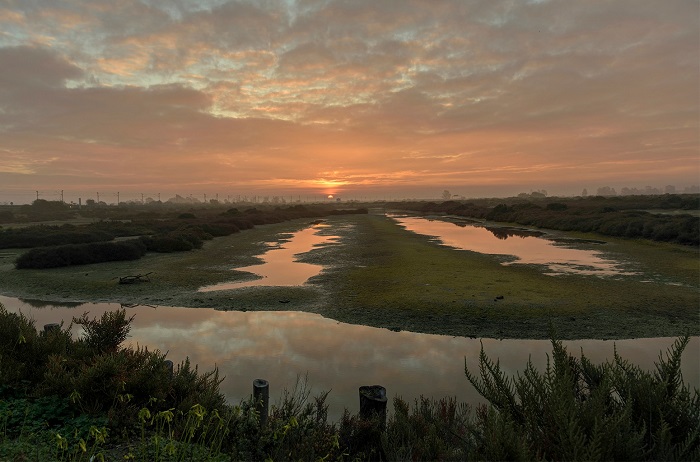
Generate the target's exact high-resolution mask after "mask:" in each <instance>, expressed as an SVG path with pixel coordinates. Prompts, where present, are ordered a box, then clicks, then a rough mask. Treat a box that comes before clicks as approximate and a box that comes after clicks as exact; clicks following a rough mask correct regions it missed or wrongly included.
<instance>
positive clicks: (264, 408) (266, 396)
mask: <svg viewBox="0 0 700 462" xmlns="http://www.w3.org/2000/svg"><path fill="white" fill-rule="evenodd" d="M253 400H254V401H255V410H256V411H258V414H259V415H260V426H261V427H263V426H265V424H267V414H268V408H269V405H270V383H269V382H268V381H267V380H264V379H255V380H253Z"/></svg>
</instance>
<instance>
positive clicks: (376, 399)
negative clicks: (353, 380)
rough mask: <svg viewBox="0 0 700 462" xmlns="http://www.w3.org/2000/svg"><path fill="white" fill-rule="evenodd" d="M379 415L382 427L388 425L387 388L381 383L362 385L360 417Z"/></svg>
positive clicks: (369, 417) (368, 417) (367, 417)
mask: <svg viewBox="0 0 700 462" xmlns="http://www.w3.org/2000/svg"><path fill="white" fill-rule="evenodd" d="M373 415H377V416H379V419H380V422H381V424H382V428H384V426H385V425H386V388H384V387H382V386H381V385H367V386H362V387H360V418H361V419H365V420H368V419H371V418H372V417H373Z"/></svg>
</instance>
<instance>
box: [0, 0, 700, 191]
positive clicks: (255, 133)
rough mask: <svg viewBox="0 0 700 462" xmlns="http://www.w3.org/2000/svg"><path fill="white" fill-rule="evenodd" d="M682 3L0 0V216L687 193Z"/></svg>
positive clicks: (698, 124)
mask: <svg viewBox="0 0 700 462" xmlns="http://www.w3.org/2000/svg"><path fill="white" fill-rule="evenodd" d="M699 23H700V2H698V0H663V1H659V0H456V1H443V0H431V1H428V0H424V1H411V0H381V1H378V0H348V1H340V0H279V1H268V0H260V1H227V0H199V1H190V0H167V1H166V0H119V1H114V0H109V1H103V0H90V1H88V0H84V1H80V0H0V201H2V200H3V199H4V200H12V198H13V197H14V198H15V200H16V201H18V202H19V201H22V200H24V199H25V198H27V197H28V198H29V200H31V199H32V198H35V195H37V194H38V195H40V196H41V197H42V198H46V199H55V198H56V196H57V194H58V191H66V195H67V197H69V195H70V194H72V195H78V196H81V197H82V198H83V200H85V199H86V198H88V197H92V198H94V197H95V194H96V193H97V192H100V194H101V195H102V197H103V198H107V197H110V198H111V197H114V196H115V195H116V192H120V193H121V195H122V200H124V199H125V198H127V197H129V195H131V196H134V197H140V195H141V194H146V195H148V196H155V195H156V194H160V193H162V194H165V195H167V194H174V193H178V194H180V195H183V196H188V195H194V196H196V197H200V196H202V195H204V194H208V195H209V196H208V197H210V198H212V197H216V196H215V195H219V197H224V196H226V197H229V195H234V196H237V195H248V196H252V195H261V196H262V195H269V196H273V195H281V196H283V197H286V196H290V197H294V196H296V197H301V198H302V199H303V198H304V197H309V196H315V195H323V196H325V195H328V194H333V195H336V196H338V197H345V198H371V197H380V198H390V199H391V198H393V199H396V198H438V197H440V195H441V193H442V191H443V190H445V189H448V190H450V191H451V192H452V193H453V194H456V195H464V196H466V197H483V196H505V195H514V194H517V193H518V192H528V191H532V190H540V189H545V190H547V191H548V192H549V194H550V195H552V194H559V195H576V194H580V192H581V190H582V188H588V189H589V190H590V191H594V190H595V188H596V187H600V186H605V185H609V186H612V187H617V188H619V187H621V186H630V187H638V188H643V187H644V186H647V185H651V186H653V187H661V188H663V187H664V186H665V185H669V184H670V185H675V186H677V187H678V188H679V189H682V188H683V187H684V186H689V185H696V184H698V183H700V77H699V75H700V24H699Z"/></svg>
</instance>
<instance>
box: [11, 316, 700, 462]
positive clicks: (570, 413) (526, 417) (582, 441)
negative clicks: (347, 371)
mask: <svg viewBox="0 0 700 462" xmlns="http://www.w3.org/2000/svg"><path fill="white" fill-rule="evenodd" d="M73 321H74V322H75V323H77V324H79V325H82V326H83V329H84V335H83V337H81V338H79V339H77V340H75V339H73V338H72V337H71V335H70V333H69V330H70V329H69V328H64V326H60V327H59V328H57V329H49V330H48V331H44V332H41V333H38V332H37V331H36V328H35V326H34V324H33V322H32V321H31V320H29V319H28V318H26V317H25V316H24V315H22V314H14V313H9V312H8V311H7V310H6V309H5V308H4V307H2V305H0V347H1V349H0V352H2V353H1V356H0V459H2V460H70V461H77V460H93V459H92V458H93V457H94V458H95V459H94V460H108V461H116V460H143V461H146V460H148V461H175V460H197V461H200V460H201V461H204V460H219V461H228V460H472V459H478V460H551V459H560V460H579V459H585V460H610V459H624V460H698V458H700V395H699V392H698V390H697V389H694V390H690V389H689V388H688V386H687V385H686V383H685V382H684V380H683V377H682V375H681V372H680V370H681V368H680V366H681V364H680V358H681V354H682V352H683V350H684V349H685V347H686V345H687V343H688V338H681V339H678V340H677V341H676V342H675V343H674V344H673V346H672V347H671V348H670V349H669V351H668V352H667V353H666V355H665V356H663V355H660V356H659V360H658V363H657V365H656V370H655V371H652V372H648V371H643V370H641V369H640V368H638V367H637V366H635V365H633V364H630V363H629V362H628V361H626V360H624V359H623V358H621V357H619V356H618V355H615V358H614V360H613V361H608V362H606V363H604V364H600V365H594V364H592V363H591V362H590V361H589V360H588V359H587V358H586V357H585V356H584V355H583V353H582V354H581V357H580V358H576V357H574V356H571V355H569V353H568V352H567V351H566V349H565V348H564V347H563V346H562V344H561V343H560V342H558V341H552V348H553V350H552V359H551V363H549V364H548V366H547V368H546V370H545V371H544V372H539V371H537V370H535V369H534V368H533V367H532V365H531V364H527V365H526V366H525V369H524V370H523V372H522V373H519V374H518V375H517V376H516V377H508V376H507V375H505V374H504V373H503V371H502V370H501V369H500V368H499V365H498V362H494V361H493V360H491V359H490V358H488V356H487V355H486V353H485V352H484V351H483V349H482V351H481V355H480V361H479V371H478V372H474V371H469V370H467V369H466V367H465V374H466V377H467V379H468V381H469V382H471V384H472V385H473V386H474V387H475V388H476V389H477V390H478V391H479V392H480V393H481V394H482V395H483V396H484V397H485V398H486V399H487V400H488V401H489V402H490V405H488V406H487V405H479V406H477V407H476V408H472V407H471V406H469V405H467V404H460V403H457V402H455V401H454V400H453V399H449V398H443V399H430V398H421V399H420V400H418V401H416V403H415V405H413V406H410V405H409V404H408V403H407V402H405V401H404V400H402V399H401V398H400V397H397V398H395V399H394V403H393V404H394V405H393V412H392V413H391V414H390V416H389V419H388V421H387V424H386V426H384V425H383V424H382V423H381V420H380V419H378V418H377V419H373V418H371V419H369V420H365V419H362V418H360V417H359V416H357V415H353V414H351V413H349V412H348V411H346V412H345V415H344V416H343V417H342V419H341V420H340V421H339V422H335V423H334V422H328V419H327V406H326V404H325V399H326V396H327V393H323V394H321V395H319V396H317V397H315V398H311V399H309V391H308V388H307V387H306V383H305V382H304V381H300V382H298V384H297V387H295V389H294V390H293V391H291V392H285V394H284V396H283V398H282V399H281V401H280V403H279V404H278V405H276V406H273V407H272V409H271V412H270V416H269V419H268V421H267V424H265V425H264V426H263V425H261V424H260V418H259V417H260V416H259V415H258V414H257V411H256V410H255V403H254V402H252V401H251V400H250V399H248V400H245V401H242V402H241V403H240V404H237V405H232V404H229V403H226V402H225V400H224V397H223V396H222V395H221V393H220V392H219V385H220V383H221V381H222V379H220V378H219V377H218V374H217V371H216V369H215V370H214V371H212V372H209V373H200V372H199V371H198V369H197V367H196V366H195V367H194V368H193V367H192V366H191V365H190V364H189V361H185V362H183V363H181V364H180V365H178V366H177V367H176V368H175V370H174V371H173V372H172V374H171V372H170V370H169V368H168V366H167V364H166V362H165V355H163V354H162V353H160V352H158V351H152V352H151V351H148V350H146V349H136V350H135V349H132V348H124V347H122V346H121V342H122V341H123V340H124V339H125V338H126V335H127V334H128V332H129V329H130V322H131V319H129V318H127V317H126V315H125V312H124V311H123V310H122V311H116V312H112V313H105V315H103V316H102V318H100V319H90V318H89V317H88V315H87V314H84V315H83V316H81V317H79V318H75V319H74V320H73ZM455 360H458V359H457V358H455ZM465 386H468V385H467V381H466V380H465Z"/></svg>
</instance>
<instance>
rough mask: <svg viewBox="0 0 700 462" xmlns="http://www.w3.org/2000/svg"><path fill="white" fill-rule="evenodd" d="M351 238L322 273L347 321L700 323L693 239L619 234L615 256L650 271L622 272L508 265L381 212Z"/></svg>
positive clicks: (490, 330)
mask: <svg viewBox="0 0 700 462" xmlns="http://www.w3.org/2000/svg"><path fill="white" fill-rule="evenodd" d="M353 239H354V242H352V244H351V245H349V246H346V248H345V253H344V256H343V257H344V258H346V259H347V260H349V261H347V262H346V263H345V264H344V265H342V266H340V265H339V266H338V267H334V268H332V269H331V270H329V271H327V272H325V273H324V274H322V275H321V276H320V278H319V280H320V282H321V283H322V284H324V286H325V285H328V284H332V286H333V287H334V288H335V292H334V294H333V296H332V300H333V304H332V306H331V308H329V311H328V316H330V317H333V318H335V319H339V320H343V321H346V322H357V321H356V319H357V317H359V314H358V312H360V311H361V318H362V322H363V323H365V324H369V325H375V326H382V327H388V328H397V329H402V330H410V331H414V332H426V331H428V332H430V331H431V330H429V329H430V328H431V327H432V326H439V329H440V330H437V329H436V331H438V332H440V333H443V334H449V335H461V336H485V337H496V338H523V337H526V338H547V337H548V336H549V332H548V329H549V325H550V323H553V324H554V326H555V328H556V329H557V332H558V333H559V335H561V336H562V338H566V339H571V338H634V337H643V336H647V337H648V336H677V335H683V334H685V333H691V334H692V335H697V334H698V332H700V316H698V310H697V307H698V303H700V299H699V298H698V296H699V294H698V291H697V280H698V269H699V268H698V264H697V261H698V259H697V258H698V256H697V252H696V251H695V250H694V249H692V248H689V247H685V246H678V245H676V246H671V245H670V244H660V243H653V242H648V241H644V242H648V244H644V245H642V243H637V242H632V241H626V240H622V241H620V242H618V241H614V242H613V243H612V244H610V247H611V249H610V251H611V252H615V254H614V255H615V256H614V258H616V259H620V260H626V259H629V260H632V261H635V260H643V261H642V262H640V267H639V269H640V270H643V271H644V272H643V273H641V274H640V275H639V276H634V277H632V276H630V277H625V278H620V279H616V278H598V277H590V276H589V277H586V276H579V275H562V276H557V277H552V276H547V275H545V274H543V273H542V271H541V270H540V269H539V268H536V267H533V266H530V265H511V266H508V267H504V266H503V265H502V264H501V261H500V260H499V259H498V258H496V257H494V256H491V255H484V254H480V253H476V252H470V251H461V250H455V249H452V248H449V247H446V246H442V245H439V244H438V243H436V242H435V241H434V240H432V239H431V238H429V237H426V236H422V235H418V234H414V233H410V232H407V231H406V230H405V229H403V228H402V227H401V226H399V225H398V224H397V223H396V222H394V221H393V220H390V219H386V218H385V217H381V216H368V217H366V218H364V219H363V220H361V221H359V220H358V221H357V222H356V228H355V229H354V231H353ZM606 250H607V249H606ZM656 262H660V263H659V264H657V263H656ZM642 264H643V265H644V266H641V265H642ZM635 269H637V268H635ZM645 273H646V274H645ZM648 274H655V276H656V277H657V278H658V279H659V281H658V282H656V281H650V280H649V279H650V277H649V276H648ZM669 280H670V281H673V282H674V283H675V284H668V283H666V281H669ZM499 296H503V298H501V299H499V298H497V297H499ZM351 316H355V317H356V318H352V317H351Z"/></svg>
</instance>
